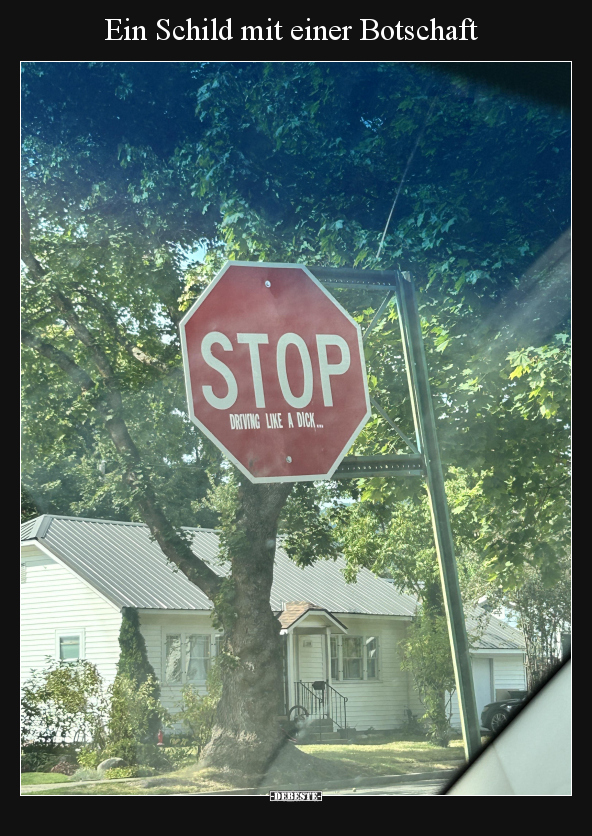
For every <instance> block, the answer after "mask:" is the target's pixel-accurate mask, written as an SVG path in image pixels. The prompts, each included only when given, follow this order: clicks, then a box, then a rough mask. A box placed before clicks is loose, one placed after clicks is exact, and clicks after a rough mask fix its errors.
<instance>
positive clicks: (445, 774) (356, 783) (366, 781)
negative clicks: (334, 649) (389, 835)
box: [21, 761, 464, 795]
mask: <svg viewBox="0 0 592 836" xmlns="http://www.w3.org/2000/svg"><path fill="white" fill-rule="evenodd" d="M463 764H464V761H459V762H458V766H457V767H456V768H458V767H460V766H462V765H463ZM456 768H455V769H438V770H436V771H435V772H408V773H407V774H405V775H374V776H370V777H359V778H354V779H353V780H347V781H325V782H324V785H323V786H322V787H316V786H315V787H309V786H305V785H304V784H292V785H282V786H281V787H279V786H274V787H259V788H256V787H249V788H246V787H245V788H240V789H235V790H218V791H216V792H187V793H175V795H268V794H269V793H270V792H272V791H273V790H278V789H282V790H287V791H288V792H295V791H298V790H306V789H309V790H341V789H347V788H348V787H356V788H357V787H381V786H386V785H388V784H406V783H414V782H415V781H436V780H438V779H440V778H442V780H443V781H446V780H448V779H449V778H450V777H451V776H452V775H454V773H455V772H456ZM138 780H142V779H141V778H110V779H105V780H102V781H69V782H68V783H64V784H33V785H32V786H29V787H21V794H30V793H35V792H40V791H42V790H49V789H61V788H65V787H80V786H83V785H85V784H116V783H131V782H132V781H138Z"/></svg>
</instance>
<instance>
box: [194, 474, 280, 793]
mask: <svg viewBox="0 0 592 836" xmlns="http://www.w3.org/2000/svg"><path fill="white" fill-rule="evenodd" d="M291 488H292V485H291V484H275V485H253V484H251V483H247V482H246V480H244V481H243V484H242V485H241V487H240V490H239V507H238V511H237V515H236V518H235V524H234V526H232V527H231V531H230V533H228V531H225V541H226V544H227V549H228V552H229V555H228V556H229V558H230V561H231V565H232V574H231V581H230V582H226V583H225V584H224V585H223V590H222V593H221V594H220V595H219V596H218V598H217V600H216V602H215V603H216V612H217V614H218V617H219V618H220V620H221V621H222V624H223V626H224V635H225V639H224V653H225V656H224V657H223V658H224V661H223V666H222V681H223V690H222V697H221V700H220V703H219V705H218V709H217V716H216V724H215V726H214V730H213V732H212V737H211V740H210V742H209V743H208V745H207V746H206V747H205V749H204V750H203V752H202V755H201V758H200V763H201V764H202V765H203V766H214V767H219V768H226V769H228V767H229V766H230V767H231V768H232V770H233V771H236V772H238V773H241V774H242V775H244V776H251V777H253V778H257V777H259V776H262V775H263V774H264V773H265V772H266V771H267V769H268V768H269V766H270V765H271V763H272V762H273V761H274V759H275V758H276V756H277V755H278V753H279V751H280V749H281V748H282V747H283V746H284V744H286V742H287V738H286V737H285V735H284V734H283V732H282V731H281V729H280V726H279V724H278V714H279V713H280V708H281V704H282V694H283V664H282V651H281V644H280V624H279V621H278V619H277V618H276V617H275V616H274V615H273V612H272V610H271V606H270V593H271V584H272V581H273V565H274V557H275V548H276V535H277V522H278V517H279V514H280V511H281V509H282V507H283V505H284V503H285V501H286V499H287V497H288V494H289V493H290V490H291ZM226 654H228V655H226ZM231 657H234V658H231ZM290 745H291V744H290Z"/></svg>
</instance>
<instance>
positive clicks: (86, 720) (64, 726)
mask: <svg viewBox="0 0 592 836" xmlns="http://www.w3.org/2000/svg"><path fill="white" fill-rule="evenodd" d="M106 709H107V703H106V698H105V693H104V689H103V681H102V679H101V676H100V675H99V672H98V671H97V668H96V666H95V665H93V664H92V663H91V662H87V661H86V660H84V659H79V660H77V661H76V662H67V661H64V660H55V659H52V658H51V657H50V656H48V657H47V667H46V668H45V669H44V670H38V671H35V670H33V671H31V676H30V678H29V679H28V680H27V681H26V682H25V684H24V685H23V696H22V700H21V719H22V723H21V735H22V741H23V743H24V742H27V743H37V744H52V743H54V742H55V741H56V740H66V739H68V738H70V739H71V738H75V737H81V736H83V737H89V738H90V739H91V740H93V741H94V742H95V743H96V744H97V745H99V744H100V743H102V742H103V740H104V729H103V722H104V717H105V713H106Z"/></svg>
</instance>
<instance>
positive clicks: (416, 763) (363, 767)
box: [299, 738, 464, 777]
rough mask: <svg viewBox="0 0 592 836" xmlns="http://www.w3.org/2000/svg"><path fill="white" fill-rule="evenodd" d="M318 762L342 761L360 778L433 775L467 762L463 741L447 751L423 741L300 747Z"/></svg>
mask: <svg viewBox="0 0 592 836" xmlns="http://www.w3.org/2000/svg"><path fill="white" fill-rule="evenodd" d="M299 748H300V749H302V751H303V752H308V754H310V755H314V756H315V757H317V758H326V759H327V760H339V761H341V763H344V764H348V765H350V766H352V767H354V768H355V769H356V770H357V771H358V775H362V776H368V777H369V776H372V775H406V774H407V773H409V772H431V771H432V770H433V771H436V770H437V769H452V768H454V767H455V766H458V765H459V764H458V762H459V761H461V760H463V761H464V749H463V743H462V740H451V741H450V745H449V746H448V747H446V748H444V747H442V746H435V745H434V744H432V743H428V742H427V741H426V740H425V739H423V738H417V739H408V740H391V741H390V742H389V741H386V740H380V739H379V738H377V739H376V742H373V741H372V738H369V740H368V742H364V743H354V744H351V743H349V744H347V743H338V744H328V743H324V744H315V743H311V744H310V745H307V746H300V747H299Z"/></svg>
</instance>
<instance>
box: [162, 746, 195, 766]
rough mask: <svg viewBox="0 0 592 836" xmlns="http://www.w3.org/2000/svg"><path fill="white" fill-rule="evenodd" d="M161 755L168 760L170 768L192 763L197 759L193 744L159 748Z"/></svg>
mask: <svg viewBox="0 0 592 836" xmlns="http://www.w3.org/2000/svg"><path fill="white" fill-rule="evenodd" d="M161 752H162V755H163V757H165V758H166V760H167V761H168V763H169V765H170V767H171V769H179V768H180V767H181V766H188V765H189V764H194V763H195V761H196V759H197V749H196V747H195V746H170V747H165V748H163V749H161Z"/></svg>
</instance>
